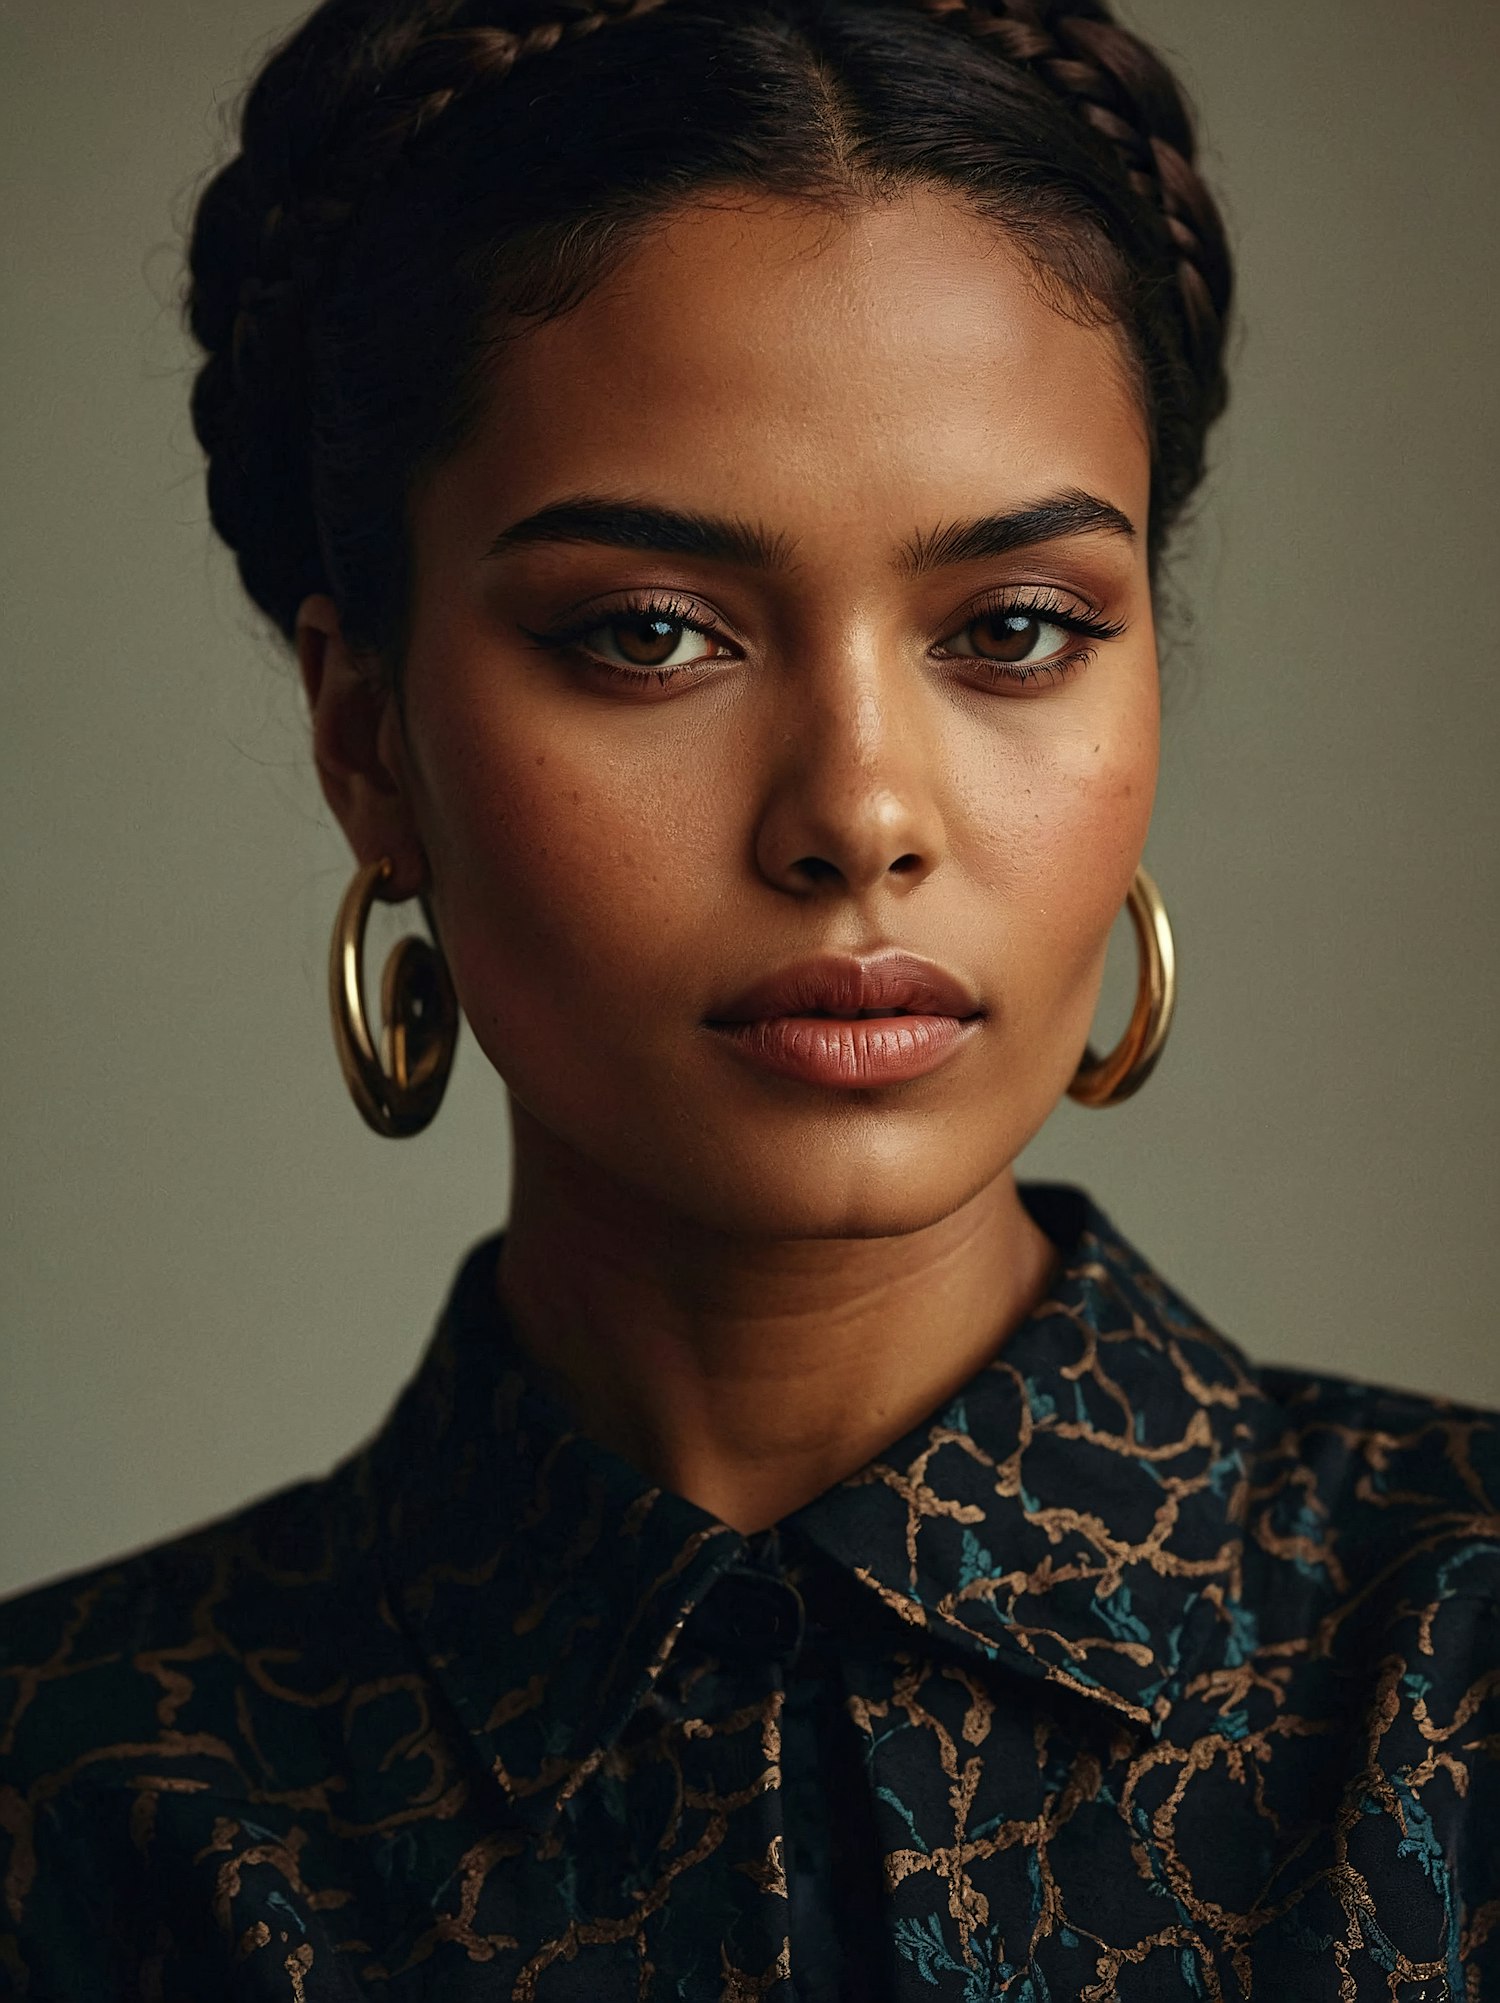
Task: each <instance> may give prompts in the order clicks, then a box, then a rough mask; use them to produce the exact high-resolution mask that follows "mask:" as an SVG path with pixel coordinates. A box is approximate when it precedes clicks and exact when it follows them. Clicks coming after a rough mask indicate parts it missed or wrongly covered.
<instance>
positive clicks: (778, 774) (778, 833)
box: [755, 668, 944, 898]
mask: <svg viewBox="0 0 1500 2003" xmlns="http://www.w3.org/2000/svg"><path fill="white" fill-rule="evenodd" d="M914 712H915V706H914V705H913V704H909V703H903V702H902V701H901V700H900V699H899V696H898V695H897V694H896V693H895V692H894V691H893V690H892V689H891V688H890V687H889V686H888V685H884V684H882V682H881V680H880V678H879V677H878V676H877V675H876V674H875V673H874V672H872V671H871V670H869V669H868V668H867V669H865V670H864V671H859V672H853V673H846V674H844V675H842V676H839V677H834V676H833V675H829V676H827V677H824V678H821V685H820V686H818V687H816V688H814V689H812V690H810V691H809V693H808V696H807V700H806V701H805V702H804V703H803V704H801V705H800V706H799V707H798V709H797V712H796V714H795V717H794V719H793V721H792V722H791V723H790V724H789V725H788V724H786V723H785V722H783V730H782V735H781V739H780V742H779V746H778V755H777V756H776V758H775V759H774V761H773V771H772V774H771V778H770V782H769V785H768V787H767V791H766V795H765V798H764V801H763V805H762V811H761V815H760V820H759V825H758V826H757V829H756V837H755V854H756V863H757V866H758V868H759V870H760V873H761V875H762V876H763V877H764V878H765V879H766V881H767V882H768V883H771V884H773V885H774V886H775V887H776V888H777V889H779V890H785V891H788V892H790V893H791V894H792V895H794V896H797V897H801V898H806V897H810V896H818V895H823V896H840V895H841V896H851V895H852V896H867V895H868V894H869V893H870V892H871V891H873V890H874V889H876V887H877V886H881V885H883V886H884V887H886V888H887V889H889V890H892V891H903V892H904V891H909V890H913V889H915V888H916V886H917V885H918V884H919V883H921V882H923V881H924V880H925V879H926V878H927V877H928V876H930V875H931V873H932V871H933V870H934V869H935V868H936V867H937V864H938V862H939V861H940V860H941V857H942V854H943V850H944V832H943V822H942V814H941V811H940V808H939V804H938V799H937V796H936V793H935V791H934V788H933V783H932V782H933V778H934V773H935V769H936V768H935V764H934V760H935V759H936V757H937V756H938V747H937V746H936V745H934V744H933V743H931V741H930V733H929V732H928V731H927V730H926V729H925V728H924V723H923V719H922V718H921V717H920V716H919V715H917V714H915V713H914Z"/></svg>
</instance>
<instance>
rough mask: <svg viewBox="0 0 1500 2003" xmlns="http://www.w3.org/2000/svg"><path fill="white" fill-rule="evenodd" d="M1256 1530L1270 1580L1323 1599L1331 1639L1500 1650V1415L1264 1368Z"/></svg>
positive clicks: (1250, 1511)
mask: <svg viewBox="0 0 1500 2003" xmlns="http://www.w3.org/2000/svg"><path fill="white" fill-rule="evenodd" d="M1253 1374H1254V1377H1255V1380H1256V1384H1257V1387H1258V1389H1259V1391H1260V1393H1261V1406H1260V1414H1259V1424H1258V1426H1257V1429H1256V1430H1257V1435H1258V1443H1257V1450H1256V1452H1255V1455H1254V1458H1253V1464H1252V1469H1251V1477H1250V1481H1249V1485H1248V1495H1247V1516H1246V1530H1247V1537H1248V1540H1249V1543H1250V1545H1251V1547H1252V1550H1253V1552H1254V1554H1255V1556H1256V1558H1257V1559H1258V1560H1259V1562H1260V1564H1261V1566H1262V1568H1263V1572H1264V1573H1265V1574H1266V1575H1268V1576H1270V1577H1272V1578H1276V1577H1277V1575H1279V1584H1280V1590H1281V1592H1282V1593H1283V1594H1285V1595H1288V1596H1290V1597H1292V1598H1296V1597H1299V1596H1300V1595H1301V1594H1303V1593H1307V1592H1309V1591H1312V1592H1314V1593H1315V1595H1316V1597H1317V1598H1319V1599H1320V1600H1321V1601H1322V1603H1323V1606H1324V1613H1323V1617H1322V1618H1323V1630H1324V1632H1325V1635H1326V1637H1327V1639H1328V1640H1329V1642H1330V1643H1331V1642H1332V1641H1333V1639H1334V1633H1335V1630H1344V1631H1347V1633H1348V1634H1349V1635H1351V1636H1358V1637H1360V1638H1361V1640H1362V1642H1363V1643H1366V1644H1368V1643H1373V1642H1374V1641H1375V1640H1376V1638H1377V1635H1378V1634H1379V1633H1381V1632H1388V1631H1389V1630H1390V1628H1391V1627H1392V1626H1393V1625H1395V1624H1398V1623H1403V1622H1407V1621H1413V1620H1414V1621H1415V1623H1416V1628H1417V1631H1418V1633H1419V1636H1420V1640H1419V1644H1418V1645H1419V1647H1420V1649H1421V1652H1423V1653H1424V1654H1427V1655H1431V1654H1432V1653H1433V1651H1434V1649H1435V1648H1436V1647H1437V1642H1436V1641H1435V1639H1434V1637H1435V1636H1442V1635H1448V1636H1451V1637H1453V1638H1454V1645H1455V1646H1457V1645H1459V1644H1458V1642H1457V1637H1458V1635H1459V1633H1460V1632H1462V1634H1464V1635H1465V1636H1467V1637H1468V1645H1473V1644H1474V1643H1475V1642H1476V1640H1477V1636H1476V1632H1475V1627H1476V1621H1477V1622H1478V1623H1479V1625H1480V1628H1481V1629H1482V1632H1483V1633H1484V1635H1485V1636H1486V1637H1487V1639H1486V1640H1485V1642H1484V1644H1483V1645H1484V1646H1485V1647H1486V1648H1493V1647H1494V1646H1495V1643H1496V1636H1495V1631H1494V1622H1493V1614H1494V1611H1495V1609H1496V1608H1497V1607H1500V1412H1496V1411H1493V1410H1490V1409H1487V1408H1485V1407H1483V1406H1478V1405H1469V1404H1465V1403H1463V1402H1460V1401H1459V1400H1456V1399H1451V1398H1446V1397H1442V1396H1438V1395H1436V1394H1431V1393H1422V1392H1418V1391H1411V1390H1407V1389H1403V1388H1400V1387H1397V1386H1394V1385H1385V1384H1371V1383H1365V1382H1361V1381H1359V1380H1357V1379H1354V1378H1349V1377H1344V1376H1340V1375H1337V1374H1333V1373H1329V1372H1317V1371H1312V1370H1305V1369H1297V1368H1293V1367H1291V1366H1289V1365H1284V1364H1263V1365H1260V1366H1259V1367H1257V1368H1255V1370H1254V1373H1253Z"/></svg>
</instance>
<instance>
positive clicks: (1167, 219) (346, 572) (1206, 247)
mask: <svg viewBox="0 0 1500 2003" xmlns="http://www.w3.org/2000/svg"><path fill="white" fill-rule="evenodd" d="M496 17H498V20H497V18H496ZM644 17H651V18H649V19H648V18H644ZM637 19H639V20H640V28H639V39H638V40H637V39H636V36H635V34H634V32H632V34H631V35H628V36H621V37H618V38H616V37H613V36H598V35H596V34H595V30H597V29H599V28H603V27H605V26H607V25H609V24H611V23H616V22H635V21H636V20H637ZM950 30H957V31H958V32H957V33H954V32H950ZM965 34H967V35H969V36H972V37H973V38H974V43H975V45H976V47H975V48H965V47H964V46H963V45H962V37H963V36H964V35H965ZM564 45H569V48H570V51H571V52H570V53H569V55H568V57H567V61H566V62H564V61H563V60H562V59H561V58H562V53H563V50H564ZM978 47H983V48H984V49H985V50H986V51H990V52H992V53H993V57H994V60H981V59H977V54H976V51H977V48H978ZM554 57H555V58H557V60H551V58H554ZM532 58H544V59H548V60H545V61H542V62H539V63H538V65H537V85H536V88H535V89H526V90H516V91H514V92H511V91H509V90H506V89H503V88H501V89H500V90H499V96H498V98H497V100H496V112H495V115H492V114H491V110H490V99H491V96H492V94H494V93H495V92H496V90H497V87H500V86H503V85H504V84H505V82H506V80H507V79H508V78H509V77H510V76H511V74H512V72H513V71H514V70H515V69H516V67H517V65H518V64H523V63H526V62H528V61H529V60H531V59H532ZM543 72H545V76H544V75H543ZM470 104H472V105H474V106H475V115H473V116H466V115H464V112H463V107H465V106H467V105H470ZM455 108H457V110H458V115H457V116H454V115H453V114H454V112H455ZM502 116H503V124H502V123H501V118H502ZM240 136H241V141H242V144H241V150H240V152H239V153H238V155H237V156H236V157H235V158H234V159H232V160H231V161H230V162H229V163H228V165H226V166H225V167H223V168H222V169H221V170H220V171H219V172H218V173H217V174H216V175H215V176H214V177H213V178H212V179H211V180H210V182H209V184H208V186H207V187H206V188H205V190H204V192H203V194H202V195H201V196H200V198H199V201H198V206H197V213H196V216H195V219H194V224H193V230H192V236H191V240H190V244H189V249H188V265H189V272H190V284H189V288H188V295H187V300H186V307H187V318H188V323H189V326H190V329H191V332H192V334H193V335H194V337H195V338H196V340H197V342H198V344H199V346H200V347H201V348H202V349H203V350H204V351H205V360H204V362H203V364H202V365H201V367H200V369H199V371H198V375H197V379H196V381H195V383H194V387H193V393H192V416H193V424H194V429H195V431H196V433H197V436H198V439H199V442H200V444H201V445H202V446H203V448H204V450H205V453H206V455H207V460H208V467H207V483H208V502H209V513H210V517H211V519H212V522H213V525H214V527H215V529H216V530H217V531H218V533H219V535H220V536H221V537H222V539H223V540H224V542H226V543H227V544H228V545H229V547H230V548H231V549H232V550H233V551H234V554H235V558H236V561H237V563H238V565H239V571H240V577H241V579H242V581H243V583H244V585H245V588H246V590H247V592H248V593H249V596H250V597H251V599H252V600H253V601H254V603H255V604H257V605H258V606H260V607H261V609H262V610H263V611H264V612H266V613H267V614H268V615H269V616H270V618H271V619H272V620H273V622H274V623H275V625H276V626H277V627H278V628H279V629H280V631H281V632H282V634H283V635H284V636H285V637H286V638H288V639H290V638H291V636H292V634H293V632H294V630H295V625H296V614H297V609H298V607H299V605H300V604H301V602H302V600H303V599H304V598H305V597H306V596H307V595H308V594H309V593H311V592H319V591H326V592H328V593H329V594H330V595H332V596H333V597H334V598H335V600H336V601H337V603H338V606H339V610H340V614H341V617H342V619H343V623H344V632H345V635H346V637H347V638H348V639H349V640H350V642H351V645H352V646H353V647H354V648H355V649H356V650H357V651H359V652H361V653H368V654H369V655H371V656H373V657H374V659H375V661H376V663H377V664H378V666H379V667H380V669H381V670H382V671H383V672H385V673H388V674H389V675H391V676H392V677H393V678H397V679H398V678H399V668H400V662H401V659H402V656H403V653H404V635H405V630H406V627H405V622H406V618H407V614H408V611H409V608H410V604H411V598H412V588H411V587H412V577H411V572H410V567H409V566H410V550H409V542H408V537H407V527H408V520H407V509H408V501H409V498H410V495H411V492H412V487H413V482H414V480H415V479H416V477H417V476H418V473H419V470H421V469H424V468H430V467H431V466H433V465H435V464H437V463H439V462H440V461H441V460H442V458H443V457H444V456H445V454H446V453H448V452H449V451H450V450H452V449H454V448H456V446H457V445H458V443H459V442H460V441H461V440H462V439H463V438H464V437H465V436H466V435H467V434H468V431H469V429H470V428H471V427H472V425H473V423H474V422H475V421H476V419H477V415H478V413H479V412H480V411H481V410H482V409H483V407H484V402H485V398H486V396H487V395H488V394H489V387H490V384H491V382H492V379H493V367H492V363H493V358H494V352H495V342H494V340H493V339H492V338H491V337H492V335H494V334H496V333H501V332H503V330H504V329H505V328H506V327H507V326H508V325H510V324H511V323H519V322H520V321H522V320H524V319H526V318H527V317H530V318H531V319H533V320H535V319H542V320H545V319H546V318H548V317H550V316H551V315H553V314H555V313H560V312H563V311H565V310H566V309H567V306H568V303H569V302H570V301H573V300H576V299H578V298H581V297H582V296H584V294H585V293H586V292H587V290H588V289H589V287H590V286H591V285H593V284H594V283H597V282H598V280H599V278H600V277H601V275H602V274H603V273H604V271H605V270H606V269H608V268H609V265H610V261H611V259H614V258H617V257H620V256H623V255H625V254H626V253H627V252H628V249H629V247H630V244H631V243H632V241H635V240H637V239H636V236H635V234H633V233H636V232H638V230H640V229H642V228H645V227H649V225H650V222H651V220H652V218H653V217H655V216H657V215H659V214H661V213H662V211H663V210H665V209H668V208H670V207H672V206H673V205H674V204H677V203H680V202H682V201H685V200H686V201H691V200H692V199H693V198H694V196H695V194H696V193H698V192H699V191H710V192H711V191H714V190H717V189H722V188H723V187H724V186H726V185H731V186H744V187H749V188H753V189H759V190H761V191H762V192H765V193H771V194H779V195H786V196H790V197H793V198H797V197H803V196H808V195H812V196H814V197H819V196H825V195H826V196H831V197H832V198H833V199H835V200H843V199H845V198H846V197H847V196H848V195H849V193H850V192H851V191H852V192H854V193H856V194H867V193H868V192H869V191H870V190H871V189H872V188H873V189H874V190H876V191H877V192H878V191H881V190H886V189H889V188H892V187H901V186H906V185H909V184H911V183H912V182H918V183H922V182H930V183H933V184H935V185H938V186H948V187H951V188H952V189H953V190H954V191H955V192H956V193H958V194H959V195H961V196H963V197H964V198H965V199H967V200H970V201H973V202H976V203H978V204H979V205H980V206H981V207H982V208H983V209H984V211H985V213H987V214H989V215H991V216H993V217H994V218H995V220H997V221H998V222H1000V223H1001V224H1002V225H1004V224H1006V223H1007V222H1009V221H1012V220H1013V221H1014V222H1015V223H1016V224H1017V226H1018V228H1019V230H1020V233H1021V237H1022V240H1023V242H1024V244H1025V246H1026V248H1027V249H1028V251H1029V252H1030V253H1031V254H1033V255H1034V256H1036V257H1037V258H1038V259H1039V260H1040V261H1041V262H1042V263H1046V264H1049V266H1050V269H1051V270H1052V272H1053V274H1054V276H1056V277H1059V278H1060V279H1061V280H1062V282H1063V283H1064V284H1065V285H1068V286H1071V287H1072V288H1073V289H1074V291H1075V292H1076V293H1077V294H1078V295H1079V296H1081V297H1085V298H1087V299H1089V300H1090V301H1091V302H1092V303H1093V305H1095V306H1097V307H1098V308H1099V309H1100V311H1101V314H1102V317H1104V318H1105V319H1108V320H1110V321H1111V322H1113V323H1114V324H1116V325H1118V326H1119V327H1121V328H1122V329H1123V330H1124V332H1125V336H1126V339H1127V341H1128V343H1129V345H1130V347H1131V350H1132V353H1133V355H1134V356H1135V358H1136V360H1137V361H1138V363H1139V373H1140V380H1141V384H1142V391H1143V401H1144V404H1145V411H1146V417H1147V426H1148V431H1149V438H1150V448H1151V462H1152V489H1151V511H1150V542H1149V552H1150V555H1151V559H1152V562H1153V564H1154V562H1155V559H1156V556H1157V554H1158V552H1159V550H1160V548H1161V546H1162V543H1163V540H1164V538H1165V537H1166V535H1167V534H1168V532H1169V531H1170V529H1171V527H1172V525H1173V523H1174V522H1175V521H1176V520H1177V518H1178V517H1179V515H1180V513H1181V510H1182V508H1183V507H1184V505H1185V504H1186V502H1187V500H1188V498H1189V497H1190V496H1191V494H1192V492H1193V490H1194V489H1195V487H1196V486H1197V484H1198V481H1199V479H1200V477H1201V475H1202V472H1203V464H1204V445H1205V438H1206V434H1207V431H1208V428H1209V426H1210V424H1211V423H1212V422H1213V420H1214V418H1215V417H1216V416H1217V415H1218V413H1219V411H1220V410H1221V409H1222V408H1223V405H1224V402H1225V396H1226V388H1225V381H1224V367H1223V355H1224V331H1225V324H1226V319H1227V316H1228V312H1229V306H1230V296H1231V273H1230V263H1229V256H1228V251H1227V248H1226V245H1225V240H1224V233H1223V228H1222V225H1221V223H1220V220H1219V217H1218V213H1217V211H1216V209H1215V207H1214V203H1213V200H1212V198H1211V196H1210V194H1209V192H1208V190H1207V189H1206V188H1205V186H1204V184H1203V182H1202V181H1201V180H1200V178H1199V175H1198V171H1197V167H1196V165H1195V142H1194V135H1193V128H1192V122H1191V119H1190V117H1189V114H1188V110H1187V107H1186V104H1185V102H1184V100H1183V97H1182V94H1181V92H1180V90H1179V89H1178V86H1177V84H1176V81H1175V80H1174V78H1173V77H1172V75H1171V73H1170V72H1169V70H1168V69H1167V68H1166V67H1165V65H1164V64H1163V63H1162V62H1161V61H1160V59H1159V58H1158V57H1157V56H1156V55H1155V54H1153V52H1152V51H1151V50H1150V49H1149V48H1148V47H1147V46H1146V45H1145V43H1143V42H1141V41H1140V40H1138V39H1137V38H1136V37H1135V36H1134V35H1132V34H1130V33H1128V32H1127V31H1126V30H1125V29H1123V28H1121V27H1120V26H1118V25H1117V24H1116V22H1115V21H1114V20H1113V18H1112V16H1111V10H1110V4H1109V0H682V4H680V5H669V4H668V0H321V4H319V5H318V6H317V7H316V8H315V9H314V11H313V12H312V14H311V15H309V16H308V18H307V19H306V20H305V21H303V23H302V24H301V26H300V27H299V28H297V29H296V30H295V31H294V32H293V33H292V35H291V36H290V38H289V39H287V40H286V41H285V42H284V43H282V44H281V45H280V47H278V48H277V49H276V51H275V52H274V53H273V54H272V56H271V57H270V59H269V61H268V62H267V63H266V64H265V65H264V67H263V68H262V69H261V71H260V73H259V74H258V76H257V77H256V78H255V80H254V82H253V84H252V86H251V88H250V91H249V93H248V95H247V97H246V99H245V104H244V109H243V113H242V116H241V121H240ZM497 139H498V142H499V143H497Z"/></svg>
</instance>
